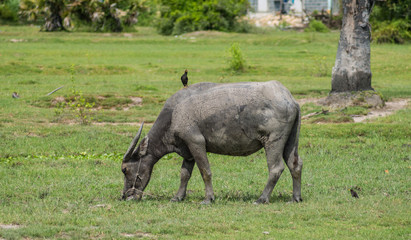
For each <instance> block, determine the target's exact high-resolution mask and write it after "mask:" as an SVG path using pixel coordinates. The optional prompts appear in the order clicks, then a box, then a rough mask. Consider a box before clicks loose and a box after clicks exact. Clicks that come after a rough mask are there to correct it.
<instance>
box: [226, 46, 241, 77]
mask: <svg viewBox="0 0 411 240" xmlns="http://www.w3.org/2000/svg"><path fill="white" fill-rule="evenodd" d="M228 51H229V53H230V56H231V57H230V59H229V60H228V63H229V68H230V69H231V70H232V71H234V72H243V71H244V69H245V60H244V57H243V53H242V52H241V49H240V46H239V45H238V43H233V44H231V47H230V48H229V49H228Z"/></svg>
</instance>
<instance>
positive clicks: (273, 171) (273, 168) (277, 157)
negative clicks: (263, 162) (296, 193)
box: [255, 142, 285, 204]
mask: <svg viewBox="0 0 411 240" xmlns="http://www.w3.org/2000/svg"><path fill="white" fill-rule="evenodd" d="M283 146H284V144H283V143H281V142H272V143H266V145H265V146H264V149H265V154H266V157H267V165H268V181H267V184H266V186H265V188H264V190H263V193H262V194H261V196H260V197H259V198H258V199H257V201H256V202H255V204H261V203H269V201H270V195H271V192H272V191H273V189H274V187H275V185H276V184H277V181H278V179H279V178H280V176H281V173H282V172H283V171H284V167H285V166H284V162H283V159H282V149H283Z"/></svg>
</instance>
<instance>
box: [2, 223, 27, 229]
mask: <svg viewBox="0 0 411 240" xmlns="http://www.w3.org/2000/svg"><path fill="white" fill-rule="evenodd" d="M21 227H23V226H21V225H18V224H0V228H2V229H18V228H21Z"/></svg>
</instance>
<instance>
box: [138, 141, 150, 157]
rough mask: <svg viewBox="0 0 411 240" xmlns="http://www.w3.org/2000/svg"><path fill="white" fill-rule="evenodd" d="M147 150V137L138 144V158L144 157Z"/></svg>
mask: <svg viewBox="0 0 411 240" xmlns="http://www.w3.org/2000/svg"><path fill="white" fill-rule="evenodd" d="M147 148H148V137H147V136H145V137H144V138H143V140H141V143H140V152H139V153H138V154H139V155H140V156H144V155H146V153H147Z"/></svg>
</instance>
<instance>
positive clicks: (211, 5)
mask: <svg viewBox="0 0 411 240" xmlns="http://www.w3.org/2000/svg"><path fill="white" fill-rule="evenodd" d="M159 5H160V17H159V19H158V22H157V25H156V27H157V29H158V30H159V32H160V33H161V34H164V35H171V34H181V33H185V32H192V31H198V30H218V31H237V32H244V31H247V26H248V25H247V24H246V23H245V22H244V21H241V20H240V17H241V16H244V15H245V14H246V13H247V9H248V7H249V2H248V1H247V0H193V1H185V0H159Z"/></svg>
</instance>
